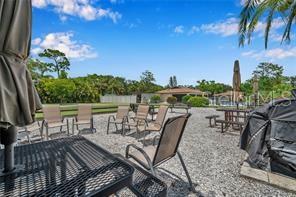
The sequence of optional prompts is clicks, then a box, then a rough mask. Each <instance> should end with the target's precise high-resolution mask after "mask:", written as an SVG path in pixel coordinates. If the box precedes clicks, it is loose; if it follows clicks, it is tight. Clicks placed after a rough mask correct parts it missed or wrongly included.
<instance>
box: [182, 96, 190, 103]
mask: <svg viewBox="0 0 296 197" xmlns="http://www.w3.org/2000/svg"><path fill="white" fill-rule="evenodd" d="M191 98H192V96H191V95H185V96H183V97H182V103H184V104H187V103H188V100H189V99H191Z"/></svg>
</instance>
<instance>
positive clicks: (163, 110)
mask: <svg viewBox="0 0 296 197" xmlns="http://www.w3.org/2000/svg"><path fill="white" fill-rule="evenodd" d="M168 108H169V107H168V106H167V105H161V106H160V107H159V109H158V113H157V116H156V119H155V121H153V122H149V123H148V125H146V124H144V126H142V127H141V126H140V127H139V130H143V131H148V132H149V133H151V132H160V131H161V129H162V126H163V123H164V120H165V117H166V114H167V111H168ZM145 137H146V135H145V136H144V144H145V141H146V140H145Z"/></svg>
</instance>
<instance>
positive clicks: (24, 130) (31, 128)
mask: <svg viewBox="0 0 296 197" xmlns="http://www.w3.org/2000/svg"><path fill="white" fill-rule="evenodd" d="M36 131H37V132H38V134H37V135H34V137H35V136H37V137H38V138H39V136H40V139H38V140H41V141H42V140H43V135H42V127H40V124H39V122H38V121H37V122H34V123H33V124H31V125H27V126H24V127H20V128H19V129H18V135H17V138H18V141H22V140H23V138H24V137H25V138H27V141H28V143H29V144H31V143H32V136H31V135H32V134H36V133H35V132H36Z"/></svg>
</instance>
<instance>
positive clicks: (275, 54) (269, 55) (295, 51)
mask: <svg viewBox="0 0 296 197" xmlns="http://www.w3.org/2000/svg"><path fill="white" fill-rule="evenodd" d="M242 56H245V57H251V58H255V59H257V60H262V59H272V60H273V59H285V58H295V57H296V47H292V48H284V49H283V48H274V49H269V50H264V51H255V50H252V51H247V52H244V53H242Z"/></svg>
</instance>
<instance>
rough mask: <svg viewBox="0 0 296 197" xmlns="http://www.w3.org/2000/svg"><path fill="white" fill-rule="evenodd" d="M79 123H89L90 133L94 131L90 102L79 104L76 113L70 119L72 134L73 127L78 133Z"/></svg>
mask: <svg viewBox="0 0 296 197" xmlns="http://www.w3.org/2000/svg"><path fill="white" fill-rule="evenodd" d="M79 125H89V126H90V130H91V132H92V133H95V132H96V129H95V128H94V120H93V116H92V105H91V104H79V105H78V113H77V116H76V117H75V118H73V121H72V134H73V135H74V127H75V126H76V129H77V130H78V135H79V134H80V130H79Z"/></svg>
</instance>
